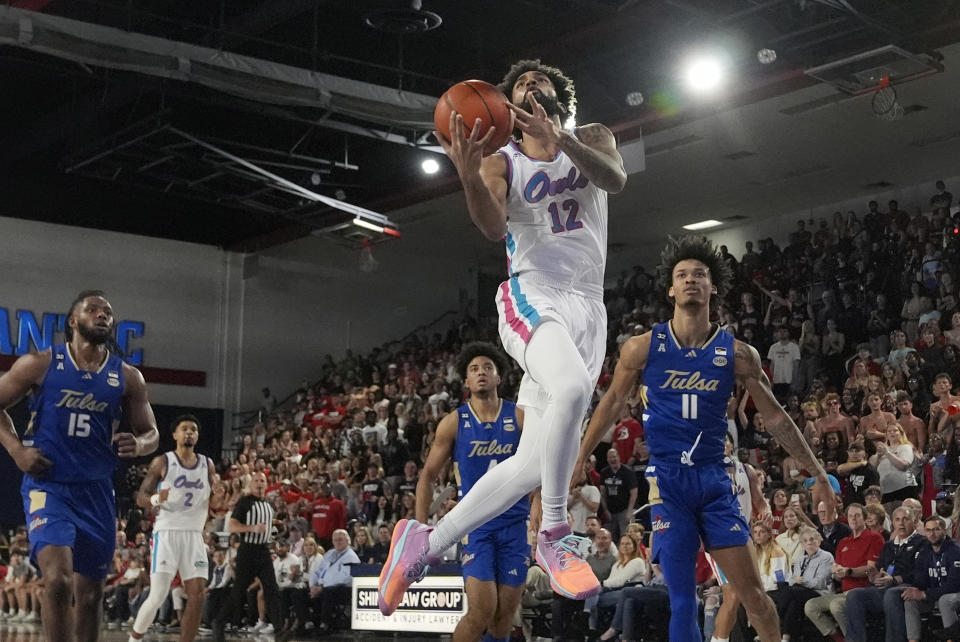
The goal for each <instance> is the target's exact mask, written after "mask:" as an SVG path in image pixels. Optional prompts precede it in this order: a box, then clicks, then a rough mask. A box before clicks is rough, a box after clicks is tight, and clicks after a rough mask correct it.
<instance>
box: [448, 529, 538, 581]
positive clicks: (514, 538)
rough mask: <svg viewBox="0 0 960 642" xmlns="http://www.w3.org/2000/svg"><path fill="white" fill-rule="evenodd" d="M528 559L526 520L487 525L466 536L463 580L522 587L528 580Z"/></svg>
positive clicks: (461, 559) (461, 556) (462, 561)
mask: <svg viewBox="0 0 960 642" xmlns="http://www.w3.org/2000/svg"><path fill="white" fill-rule="evenodd" d="M529 557H530V545H529V544H527V523H526V520H516V521H514V522H512V523H510V524H506V525H504V524H497V525H496V526H494V525H493V524H485V525H484V526H482V527H480V528H478V529H477V530H475V531H473V532H472V533H470V535H468V536H467V543H466V544H464V546H463V551H462V553H461V555H460V565H461V567H462V568H463V579H467V578H468V577H473V578H476V579H478V580H480V581H481V582H496V583H497V584H503V585H505V586H521V585H522V584H523V583H524V582H525V581H526V579H527V560H528V558H529Z"/></svg>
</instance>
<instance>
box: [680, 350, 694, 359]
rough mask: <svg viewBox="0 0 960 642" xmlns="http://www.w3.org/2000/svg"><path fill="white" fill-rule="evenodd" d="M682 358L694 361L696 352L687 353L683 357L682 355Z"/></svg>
mask: <svg viewBox="0 0 960 642" xmlns="http://www.w3.org/2000/svg"><path fill="white" fill-rule="evenodd" d="M683 356H685V357H686V358H688V359H690V358H694V359H695V358H696V357H697V351H696V350H691V351H690V352H688V353H687V354H685V355H683Z"/></svg>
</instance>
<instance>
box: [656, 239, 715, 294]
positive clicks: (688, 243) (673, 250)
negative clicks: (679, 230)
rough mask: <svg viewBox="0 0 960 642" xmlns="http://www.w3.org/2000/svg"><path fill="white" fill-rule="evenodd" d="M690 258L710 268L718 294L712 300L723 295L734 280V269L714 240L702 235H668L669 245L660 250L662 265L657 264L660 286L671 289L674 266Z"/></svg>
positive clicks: (711, 279) (712, 281)
mask: <svg viewBox="0 0 960 642" xmlns="http://www.w3.org/2000/svg"><path fill="white" fill-rule="evenodd" d="M688 259H690V260H693V261H700V262H701V263H703V264H704V265H706V266H707V269H708V270H710V282H711V283H713V286H714V287H715V288H717V296H716V297H713V298H712V300H719V299H720V298H721V297H723V295H724V294H726V292H727V290H729V288H730V284H731V283H732V282H733V270H732V269H730V264H729V263H727V262H726V261H724V260H723V259H721V258H720V251H719V250H718V249H717V246H716V245H715V244H714V243H713V241H711V240H710V239H708V238H707V237H706V236H702V235H693V234H688V235H684V236H681V237H673V236H668V237H667V245H666V247H664V248H663V251H662V252H660V265H658V266H657V277H658V280H659V282H660V287H662V288H663V290H664V291H666V290H669V289H670V286H671V285H673V268H675V267H676V266H677V263H679V262H680V261H686V260H688Z"/></svg>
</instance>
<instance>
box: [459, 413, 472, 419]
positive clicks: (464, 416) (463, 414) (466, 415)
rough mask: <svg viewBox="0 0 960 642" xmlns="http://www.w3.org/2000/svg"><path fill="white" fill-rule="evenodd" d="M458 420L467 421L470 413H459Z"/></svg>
mask: <svg viewBox="0 0 960 642" xmlns="http://www.w3.org/2000/svg"><path fill="white" fill-rule="evenodd" d="M460 418H461V419H469V418H470V413H466V412H461V413H460Z"/></svg>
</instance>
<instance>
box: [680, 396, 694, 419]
mask: <svg viewBox="0 0 960 642" xmlns="http://www.w3.org/2000/svg"><path fill="white" fill-rule="evenodd" d="M680 396H681V403H682V409H681V411H680V416H681V417H683V418H684V419H696V418H697V395H694V394H690V393H683V394H682V395H680Z"/></svg>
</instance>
